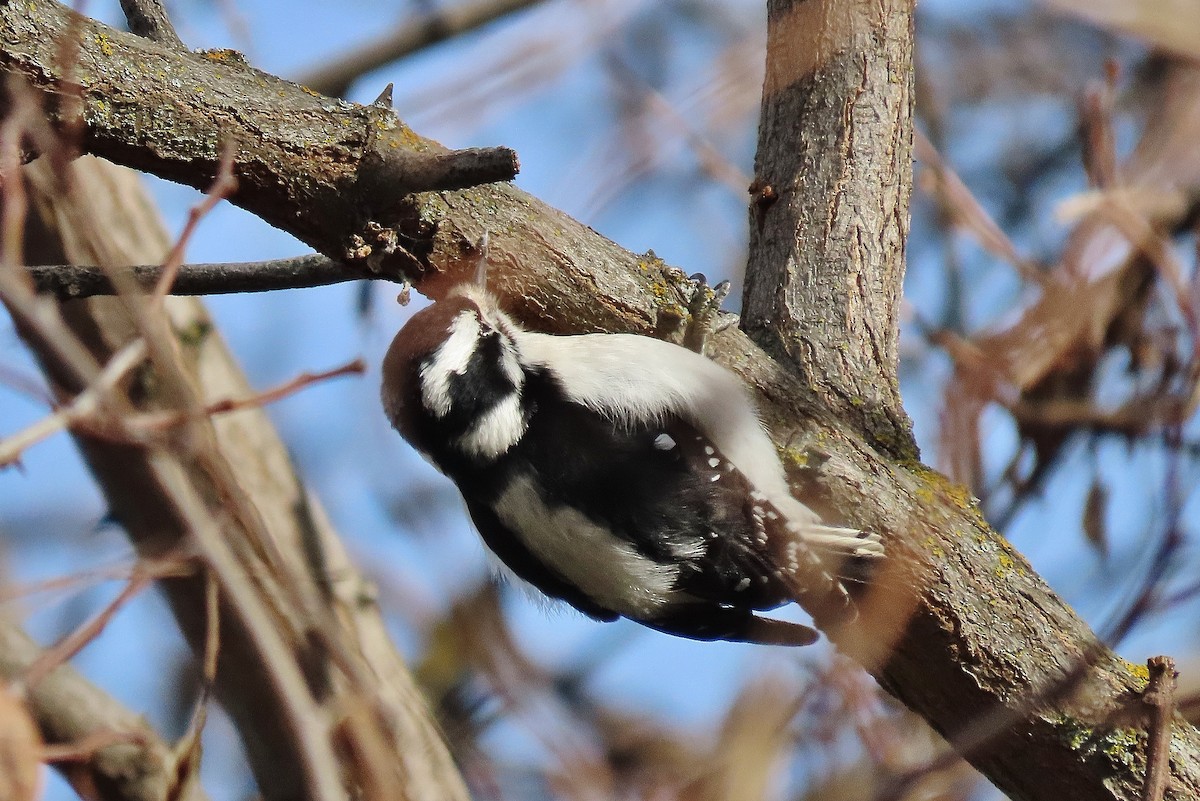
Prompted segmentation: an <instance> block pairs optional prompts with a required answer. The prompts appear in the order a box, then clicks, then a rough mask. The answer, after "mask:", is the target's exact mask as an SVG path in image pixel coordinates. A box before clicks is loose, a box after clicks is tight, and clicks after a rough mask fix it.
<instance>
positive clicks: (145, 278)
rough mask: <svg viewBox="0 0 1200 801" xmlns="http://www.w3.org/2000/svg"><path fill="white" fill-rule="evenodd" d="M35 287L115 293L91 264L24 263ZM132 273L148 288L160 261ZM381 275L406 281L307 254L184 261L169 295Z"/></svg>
mask: <svg viewBox="0 0 1200 801" xmlns="http://www.w3.org/2000/svg"><path fill="white" fill-rule="evenodd" d="M26 269H27V271H28V272H29V275H30V277H31V278H32V279H33V283H34V286H36V287H37V290H38V291H39V292H48V293H51V294H53V295H55V296H57V297H58V298H59V299H60V300H70V299H72V298H90V297H93V296H95V295H115V294H116V289H114V288H113V285H112V281H111V280H109V278H108V276H107V275H106V274H105V271H104V269H102V268H100V267H96V266H93V265H79V264H54V265H41V264H39V265H34V266H31V267H27V268H26ZM122 270H123V271H126V272H129V273H132V275H133V279H134V280H135V281H137V283H138V284H140V285H141V286H142V287H143V288H145V289H147V290H149V289H150V288H152V287H153V286H154V285H155V284H156V283H157V281H158V280H159V277H160V276H161V275H162V274H163V268H162V265H161V264H139V265H136V266H133V267H125V268H122ZM372 279H379V280H384V281H393V282H395V283H399V284H403V283H406V281H405V280H404V278H403V277H402V276H400V275H396V274H394V273H393V272H391V271H380V272H376V271H374V270H371V269H370V268H369V267H367V266H366V265H365V264H361V263H351V264H346V263H343V262H339V261H334V260H333V259H330V258H327V257H325V256H321V255H319V254H315V253H314V254H311V255H308V256H296V257H295V258H290V259H272V260H269V261H248V262H225V263H214V264H183V265H180V267H179V271H178V272H177V273H176V275H175V281H174V283H173V284H171V289H170V294H172V295H224V294H229V293H234V292H272V291H274V290H278V289H307V288H309V287H317V286H328V285H330V284H340V283H343V282H346V281H369V280H372Z"/></svg>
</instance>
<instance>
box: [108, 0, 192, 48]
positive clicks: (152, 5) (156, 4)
mask: <svg viewBox="0 0 1200 801" xmlns="http://www.w3.org/2000/svg"><path fill="white" fill-rule="evenodd" d="M121 11H123V12H124V13H125V19H126V21H127V22H128V23H129V30H130V31H132V32H133V33H134V34H135V35H137V36H143V37H145V38H147V39H149V40H150V41H152V42H158V43H159V44H161V45H163V46H164V47H169V48H171V49H172V50H187V46H186V45H185V44H184V43H183V40H182V39H180V38H179V34H178V33H176V32H175V26H174V25H172V24H171V18H170V17H169V16H168V15H167V10H166V9H165V8H163V4H162V0H121Z"/></svg>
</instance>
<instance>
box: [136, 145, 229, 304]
mask: <svg viewBox="0 0 1200 801" xmlns="http://www.w3.org/2000/svg"><path fill="white" fill-rule="evenodd" d="M235 151H236V147H235V146H234V143H233V140H232V139H226V140H225V144H224V145H223V146H222V148H221V161H220V165H219V166H218V168H217V177H216V178H214V179H213V183H212V186H210V187H209V188H208V191H207V192H206V193H205V198H204V200H202V201H201V202H200V203H197V204H196V205H195V206H193V207H192V208H191V209H190V210H189V211H188V220H187V224H186V225H184V226H183V231H182V232H181V233H180V234H179V238H178V239H176V240H175V244H174V245H173V246H172V247H171V252H170V253H168V254H167V258H166V260H165V261H163V269H162V274H161V275H159V277H158V282H157V283H156V284H155V285H154V297H155V298H156V299H160V298H162V297H164V296H166V295H168V294H170V289H171V285H172V284H174V283H175V275H176V273H178V272H179V266H180V265H181V264H182V263H183V251H184V249H185V248H187V243H188V241H189V240H190V239H191V238H192V234H193V233H195V231H196V226H197V225H199V224H200V221H201V220H202V219H204V217H205V215H207V214H208V213H209V212H210V211H212V210H213V209H214V208H215V207H216V205H217V204H218V203H220V202H221V201H222V200H224V199H225V198H227V197H229V196H230V195H232V194H233V193H234V192H236V191H237V185H238V183H237V178H235V177H234V175H233V154H234V152H235Z"/></svg>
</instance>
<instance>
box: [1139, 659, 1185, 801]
mask: <svg viewBox="0 0 1200 801" xmlns="http://www.w3.org/2000/svg"><path fill="white" fill-rule="evenodd" d="M1146 667H1147V668H1149V670H1150V681H1149V683H1147V685H1146V691H1145V692H1144V693H1143V694H1142V701H1143V702H1144V703H1145V704H1146V706H1148V707H1149V708H1150V727H1149V731H1148V732H1147V742H1146V784H1145V785H1144V786H1143V789H1142V801H1163V795H1164V793H1166V790H1167V784H1168V782H1169V781H1170V779H1171V768H1170V764H1169V763H1170V760H1171V718H1173V717H1174V716H1175V679H1176V676H1177V675H1178V674H1176V673H1175V661H1174V660H1173V659H1171V658H1170V657H1169V656H1152V657H1150V658H1149V659H1147V660H1146Z"/></svg>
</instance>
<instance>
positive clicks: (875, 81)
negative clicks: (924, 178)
mask: <svg viewBox="0 0 1200 801" xmlns="http://www.w3.org/2000/svg"><path fill="white" fill-rule="evenodd" d="M912 12H913V8H912V2H911V0H888V1H887V2H883V3H877V4H872V3H864V2H858V0H813V2H803V3H800V2H793V0H769V2H768V3H767V71H766V82H765V85H764V87H763V105H762V117H761V119H760V122H759V131H758V153H757V156H756V161H755V166H754V173H755V183H754V186H755V189H756V190H757V191H758V192H763V191H766V190H767V189H769V190H770V191H771V192H772V195H771V196H770V197H769V198H757V199H756V202H755V203H754V204H753V206H752V208H751V217H752V220H751V225H750V257H749V263H748V265H747V270H746V286H745V289H744V292H743V296H742V297H743V300H742V316H743V327H744V328H745V330H746V332H747V333H749V334H750V336H751V337H752V338H753V339H754V341H755V342H757V343H758V344H759V345H761V346H762V347H763V348H764V349H765V350H766V351H767V352H768V353H770V354H771V355H772V356H774V357H775V358H777V359H779V360H780V361H782V362H784V363H785V364H788V365H790V366H791V367H792V368H793V369H795V370H796V371H797V373H798V374H799V375H800V376H801V377H802V380H803V381H804V382H805V383H807V384H809V385H810V386H812V387H813V388H814V389H815V390H816V391H817V392H819V393H820V394H821V395H822V396H823V397H824V398H826V399H827V402H828V403H829V405H830V406H831V407H832V409H833V410H834V412H835V413H836V414H837V415H838V416H839V417H841V418H842V419H845V420H853V421H856V422H857V424H858V426H859V428H860V430H862V431H863V432H864V433H865V434H866V435H867V437H868V438H869V439H870V440H871V441H872V443H873V444H874V445H875V446H876V447H878V448H880V449H881V450H883V451H885V452H887V453H891V454H892V455H894V456H898V457H901V458H907V459H911V458H916V447H915V445H914V443H913V439H912V434H911V432H910V426H909V422H908V417H907V415H906V414H905V412H904V409H903V407H902V406H901V402H900V388H899V382H898V380H897V374H896V368H897V359H898V354H899V350H898V345H897V343H898V340H899V327H898V325H899V324H898V315H897V310H898V306H899V299H900V294H901V289H902V283H903V278H904V242H905V238H906V236H907V235H908V198H909V194H910V192H911V188H912Z"/></svg>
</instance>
